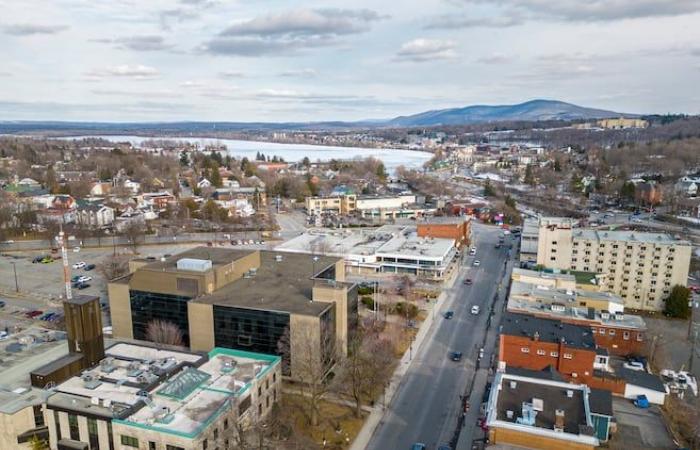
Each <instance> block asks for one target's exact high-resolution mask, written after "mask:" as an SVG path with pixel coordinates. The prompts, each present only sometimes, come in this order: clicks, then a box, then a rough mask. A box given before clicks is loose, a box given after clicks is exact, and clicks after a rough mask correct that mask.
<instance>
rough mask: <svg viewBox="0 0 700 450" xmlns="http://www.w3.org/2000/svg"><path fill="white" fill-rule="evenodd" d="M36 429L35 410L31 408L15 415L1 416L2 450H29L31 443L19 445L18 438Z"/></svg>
mask: <svg viewBox="0 0 700 450" xmlns="http://www.w3.org/2000/svg"><path fill="white" fill-rule="evenodd" d="M34 428H35V424H34V409H33V408H32V407H31V406H30V407H28V408H24V409H21V410H19V411H17V412H16V413H14V414H0V448H2V449H3V450H4V449H8V450H15V449H22V450H27V449H29V448H30V446H29V443H24V444H18V443H17V436H19V435H20V434H22V433H24V432H25V431H29V430H32V429H34Z"/></svg>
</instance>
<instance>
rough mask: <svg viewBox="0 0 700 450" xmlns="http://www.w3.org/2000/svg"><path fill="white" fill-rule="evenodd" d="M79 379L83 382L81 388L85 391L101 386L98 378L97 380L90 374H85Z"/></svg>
mask: <svg viewBox="0 0 700 450" xmlns="http://www.w3.org/2000/svg"><path fill="white" fill-rule="evenodd" d="M81 378H82V380H83V386H84V387H85V389H89V390H93V389H97V387H98V386H99V385H101V384H102V382H101V381H100V380H99V378H97V377H96V376H94V375H93V374H91V373H85V374H83V376H82V377H81Z"/></svg>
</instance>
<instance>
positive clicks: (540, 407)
mask: <svg viewBox="0 0 700 450" xmlns="http://www.w3.org/2000/svg"><path fill="white" fill-rule="evenodd" d="M532 409H534V410H535V411H544V400H542V399H541V398H536V397H533V398H532Z"/></svg>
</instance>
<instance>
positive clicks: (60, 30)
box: [0, 0, 700, 122]
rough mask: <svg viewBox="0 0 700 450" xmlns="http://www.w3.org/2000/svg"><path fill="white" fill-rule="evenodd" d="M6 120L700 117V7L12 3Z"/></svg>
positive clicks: (676, 1) (486, 2)
mask: <svg viewBox="0 0 700 450" xmlns="http://www.w3.org/2000/svg"><path fill="white" fill-rule="evenodd" d="M0 11H2V14H1V15H0V57H1V58H0V120H63V121H67V120H70V121H72V120H77V121H108V122H123V121H133V122H144V121H181V120H196V121H211V120H218V121H239V122H253V121H266V122H279V121H325V120H362V119H375V118H376V119H379V118H389V117H394V116H397V115H406V114H413V113H418V112H422V111H425V110H431V109H440V108H447V107H459V106H466V105H472V104H514V103H519V102H523V101H527V100H531V99H535V98H548V99H557V100H563V101H568V102H572V103H576V104H579V105H582V106H589V107H596V108H605V109H610V110H613V111H619V112H628V113H644V114H645V113H669V112H673V113H690V114H697V113H700V26H698V24H700V0H557V1H551V0H391V1H388V0H383V1H377V0H373V1H372V0H354V1H348V0H345V1H339V0H323V1H313V0H297V1H279V0H255V1H253V0H170V1H166V0H147V1H143V0H52V1H50V2H49V1H45V0H43V1H38V0H0Z"/></svg>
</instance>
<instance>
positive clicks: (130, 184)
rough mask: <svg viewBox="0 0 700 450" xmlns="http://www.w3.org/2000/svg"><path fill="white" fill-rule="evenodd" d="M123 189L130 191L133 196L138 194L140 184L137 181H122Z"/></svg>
mask: <svg viewBox="0 0 700 450" xmlns="http://www.w3.org/2000/svg"><path fill="white" fill-rule="evenodd" d="M124 187H125V188H126V189H128V190H130V191H131V192H132V193H133V194H138V193H139V191H140V190H141V183H139V182H138V181H132V180H126V181H124Z"/></svg>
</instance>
